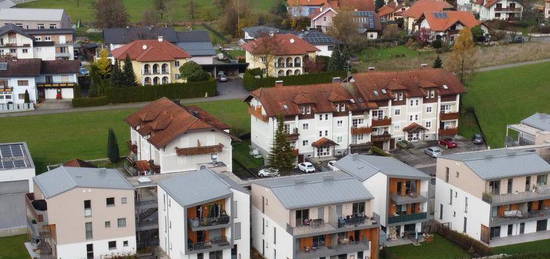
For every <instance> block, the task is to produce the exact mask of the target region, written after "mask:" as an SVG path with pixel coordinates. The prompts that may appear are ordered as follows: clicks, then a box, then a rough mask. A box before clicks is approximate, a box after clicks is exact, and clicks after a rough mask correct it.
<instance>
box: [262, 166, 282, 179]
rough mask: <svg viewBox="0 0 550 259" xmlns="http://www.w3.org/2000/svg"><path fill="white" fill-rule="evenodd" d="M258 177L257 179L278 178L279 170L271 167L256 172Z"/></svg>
mask: <svg viewBox="0 0 550 259" xmlns="http://www.w3.org/2000/svg"><path fill="white" fill-rule="evenodd" d="M258 176H259V177H273V176H279V170H278V169H276V168H272V167H268V168H264V169H262V170H260V171H259V172H258Z"/></svg>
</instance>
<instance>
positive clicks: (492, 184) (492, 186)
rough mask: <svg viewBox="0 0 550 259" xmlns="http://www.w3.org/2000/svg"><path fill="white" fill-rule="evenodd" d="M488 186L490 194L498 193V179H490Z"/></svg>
mask: <svg viewBox="0 0 550 259" xmlns="http://www.w3.org/2000/svg"><path fill="white" fill-rule="evenodd" d="M489 188H490V189H491V193H492V194H500V181H490V182H489Z"/></svg>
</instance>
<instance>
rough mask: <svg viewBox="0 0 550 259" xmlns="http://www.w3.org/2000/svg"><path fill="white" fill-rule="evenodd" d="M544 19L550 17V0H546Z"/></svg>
mask: <svg viewBox="0 0 550 259" xmlns="http://www.w3.org/2000/svg"><path fill="white" fill-rule="evenodd" d="M544 19H550V0H546V1H544Z"/></svg>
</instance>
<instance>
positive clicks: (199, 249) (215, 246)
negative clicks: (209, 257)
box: [187, 237, 231, 253]
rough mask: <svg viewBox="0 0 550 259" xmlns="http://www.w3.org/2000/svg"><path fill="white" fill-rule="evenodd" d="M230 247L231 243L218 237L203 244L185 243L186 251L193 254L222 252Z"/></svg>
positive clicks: (224, 238)
mask: <svg viewBox="0 0 550 259" xmlns="http://www.w3.org/2000/svg"><path fill="white" fill-rule="evenodd" d="M230 247H231V243H230V242H229V241H227V238H226V237H220V238H217V239H212V240H208V241H204V242H192V241H191V240H189V241H188V242H187V249H188V250H189V251H193V252H194V253H203V252H208V251H215V250H223V249H227V248H230Z"/></svg>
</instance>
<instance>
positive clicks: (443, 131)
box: [439, 128, 458, 136]
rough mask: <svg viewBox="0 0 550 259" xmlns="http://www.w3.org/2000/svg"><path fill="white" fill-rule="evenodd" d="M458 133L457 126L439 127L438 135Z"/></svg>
mask: <svg viewBox="0 0 550 259" xmlns="http://www.w3.org/2000/svg"><path fill="white" fill-rule="evenodd" d="M457 134H458V128H447V129H439V136H454V135H457Z"/></svg>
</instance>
